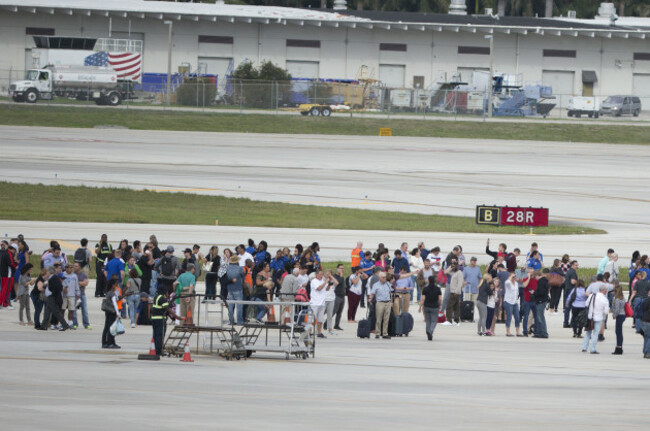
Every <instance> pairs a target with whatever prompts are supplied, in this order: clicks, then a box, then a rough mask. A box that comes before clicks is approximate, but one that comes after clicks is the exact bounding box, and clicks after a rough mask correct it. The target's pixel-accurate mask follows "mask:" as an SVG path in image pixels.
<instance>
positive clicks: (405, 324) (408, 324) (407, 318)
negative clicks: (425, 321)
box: [400, 313, 414, 337]
mask: <svg viewBox="0 0 650 431" xmlns="http://www.w3.org/2000/svg"><path fill="white" fill-rule="evenodd" d="M400 317H401V320H402V335H404V336H405V337H408V336H409V332H411V331H412V330H413V324H414V320H413V316H411V314H410V313H402V314H400Z"/></svg>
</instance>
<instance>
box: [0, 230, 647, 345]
mask: <svg viewBox="0 0 650 431" xmlns="http://www.w3.org/2000/svg"><path fill="white" fill-rule="evenodd" d="M319 252H320V246H319V244H318V243H317V242H314V243H312V244H311V245H309V246H306V247H304V246H303V245H301V244H296V246H295V247H293V250H292V249H290V248H288V247H284V248H282V249H278V250H276V251H275V253H273V254H272V253H271V252H269V250H268V244H267V243H266V241H260V242H259V243H258V244H256V243H255V241H253V240H252V239H249V240H248V242H247V244H240V245H237V246H235V247H233V248H232V249H231V248H225V249H223V250H221V251H220V250H219V247H217V246H212V247H211V248H210V249H209V250H208V252H207V253H205V254H203V253H202V252H201V247H200V246H199V245H194V247H192V248H187V249H185V250H183V259H182V260H181V259H179V258H178V257H177V256H176V255H175V249H174V247H173V246H167V247H164V248H163V249H161V248H160V247H159V244H158V240H157V238H156V236H155V235H151V236H150V238H149V241H148V242H146V243H143V242H141V241H137V240H136V241H133V242H132V243H130V242H129V241H128V240H126V239H124V240H122V241H121V242H120V243H119V246H117V247H116V248H114V247H113V246H112V245H111V244H110V243H109V241H108V238H107V236H106V235H102V236H101V238H100V240H99V241H98V242H97V243H96V244H95V246H94V248H90V247H89V242H88V240H87V239H85V238H84V239H82V240H81V241H80V246H79V248H78V249H77V250H76V251H75V252H74V255H73V256H66V255H65V253H63V252H62V250H61V246H60V245H59V244H58V243H57V242H56V241H52V242H51V244H50V247H49V248H48V249H47V250H46V251H45V252H44V253H43V254H42V255H41V268H34V267H33V266H32V264H31V263H29V257H30V255H31V253H32V252H31V251H30V250H29V247H28V246H27V244H26V242H25V239H24V238H23V237H22V236H18V237H17V238H13V239H11V240H9V241H2V243H1V248H0V280H1V283H2V284H1V289H0V305H1V306H2V309H3V310H7V309H13V308H14V307H13V305H12V302H13V303H15V302H18V305H19V322H20V324H21V325H30V326H31V325H33V326H34V327H35V328H36V329H39V330H53V329H56V330H60V331H65V330H67V329H77V328H78V327H79V326H80V325H79V321H78V316H77V311H78V310H80V311H81V324H82V325H83V327H84V328H85V329H92V328H91V325H90V322H89V319H88V305H87V300H86V291H85V290H86V287H87V286H88V284H89V279H88V274H89V272H90V267H91V265H94V268H95V272H96V274H97V280H96V283H95V292H94V294H95V296H96V297H102V298H107V300H104V301H103V305H102V311H104V312H105V314H106V319H105V325H104V331H103V333H102V347H105V348H119V346H117V345H116V344H115V339H114V338H113V337H112V336H111V335H110V333H109V331H108V328H109V327H110V325H111V324H112V323H113V322H114V321H115V319H116V318H117V317H118V316H120V317H121V318H124V319H126V318H129V319H130V323H131V326H132V327H135V326H136V325H137V324H138V323H139V322H142V321H143V319H142V318H143V317H146V319H144V320H147V324H150V323H151V320H150V319H151V304H152V303H153V302H154V299H155V297H156V294H157V293H158V292H165V293H167V294H168V298H169V301H170V303H171V307H172V309H173V315H174V316H175V319H177V323H181V321H182V322H183V323H191V316H192V315H193V310H194V308H195V307H196V302H197V300H196V297H197V296H196V280H197V279H198V277H199V276H200V275H201V274H202V273H204V274H205V293H204V295H203V298H202V299H203V301H208V300H214V299H216V298H217V297H221V298H224V299H228V300H231V301H237V300H251V301H259V302H264V301H272V300H274V299H275V300H278V301H298V302H305V304H306V305H307V304H308V306H309V307H310V308H311V309H312V310H313V312H314V315H315V317H316V321H317V322H318V325H317V327H316V330H317V335H318V337H320V338H326V337H327V336H326V335H325V331H327V333H328V335H334V334H336V331H341V330H343V328H341V326H340V323H341V319H342V318H343V313H344V309H345V306H346V304H347V321H348V322H349V323H356V322H357V313H358V309H359V308H367V313H366V315H367V317H368V318H369V319H370V320H371V321H372V322H373V332H374V333H375V336H376V337H384V338H390V334H389V333H388V332H389V331H388V325H387V320H388V319H389V318H390V316H391V315H399V314H402V313H408V312H409V310H410V307H411V304H413V303H414V302H417V306H418V308H417V309H418V313H422V315H423V318H424V320H425V322H426V324H425V332H426V336H427V338H428V339H429V340H433V336H434V331H435V329H436V326H437V324H442V325H448V326H459V325H460V323H461V320H467V321H474V322H475V323H476V328H477V334H478V335H479V336H488V337H489V336H494V335H495V334H496V330H495V328H496V325H497V324H499V323H504V324H505V325H504V326H505V335H506V336H508V337H527V336H532V337H535V338H542V339H543V338H548V337H549V334H548V330H547V325H546V314H547V312H548V314H549V315H557V314H559V310H560V309H561V308H562V314H563V319H564V322H563V323H564V325H563V326H564V328H567V329H571V330H572V331H573V336H574V337H575V338H584V339H583V341H582V351H583V352H587V351H588V352H590V353H592V354H597V353H598V350H597V348H596V347H597V343H598V342H599V341H603V340H604V334H605V332H604V331H605V328H606V326H607V322H608V316H609V314H610V313H611V314H612V320H613V323H614V325H615V334H616V347H615V350H614V354H617V355H620V354H622V353H623V324H624V322H625V320H626V318H630V317H632V318H633V327H634V328H635V329H636V332H637V333H641V334H643V335H644V350H643V352H644V357H646V358H650V300H647V299H648V296H649V293H650V259H649V258H648V256H647V255H640V253H639V252H638V251H637V252H634V255H633V257H632V261H631V263H630V266H629V267H628V268H627V269H628V271H629V279H630V283H629V293H628V296H627V298H626V297H625V294H624V290H623V288H622V286H621V284H620V283H619V274H620V270H621V265H620V264H619V262H618V255H617V254H616V253H615V252H614V250H611V249H610V250H608V252H607V255H606V256H604V257H603V258H602V260H601V261H600V262H599V265H598V270H597V275H596V276H594V277H593V279H591V280H588V281H585V280H582V279H580V278H579V276H578V268H579V264H578V262H577V261H576V260H573V259H571V258H570V256H569V255H566V254H565V255H564V256H562V258H560V259H554V260H553V263H552V264H551V265H550V266H548V265H547V264H546V263H545V262H544V256H543V254H542V252H541V251H540V250H539V249H538V245H537V244H536V243H533V244H531V247H530V249H529V250H528V251H527V252H526V254H525V256H524V255H522V253H521V250H520V249H518V248H515V249H513V250H512V251H510V250H509V249H508V247H507V245H506V244H503V243H501V244H499V245H498V246H497V249H495V250H492V249H490V243H489V240H488V242H487V244H486V249H485V253H486V254H487V255H489V256H490V257H491V259H492V261H491V262H490V263H489V264H488V265H487V267H486V269H485V271H484V272H483V271H482V270H481V267H479V266H478V264H477V261H478V259H477V258H476V257H471V258H470V259H469V260H468V259H467V258H466V257H465V255H464V254H463V248H462V246H460V245H458V246H456V247H453V249H452V250H451V251H450V252H448V253H446V254H443V253H442V251H441V249H440V248H439V247H434V248H432V249H427V248H426V247H425V245H424V243H422V242H420V243H418V245H417V247H414V248H412V249H410V248H409V246H408V244H407V243H406V242H404V243H402V244H401V246H400V247H399V249H397V250H394V251H392V252H391V251H390V250H388V249H387V248H386V247H385V246H384V244H378V246H377V247H376V249H373V250H364V248H363V244H362V243H361V242H358V243H357V244H356V247H354V249H353V250H352V251H351V254H350V268H351V270H350V273H349V274H346V268H345V266H344V265H343V264H339V265H338V266H337V267H336V269H335V270H323V267H322V264H321V260H320V256H319ZM623 270H624V269H623ZM169 294H171V295H169ZM30 303H31V305H33V308H34V310H33V311H34V312H33V319H32V313H31V306H30ZM268 310H269V307H267V306H266V305H263V304H260V305H257V306H248V307H245V306H243V305H241V304H238V305H233V304H229V320H230V323H231V324H243V323H244V322H246V321H248V322H258V323H263V320H264V318H265V317H266V315H267V312H268ZM475 311H478V316H476V318H475V316H474V312H475ZM281 312H282V310H281ZM41 314H42V316H41ZM154 314H156V312H155V311H154ZM280 319H281V320H282V316H280ZM188 320H189V321H188ZM512 326H514V333H513V331H512Z"/></svg>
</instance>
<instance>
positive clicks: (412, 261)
mask: <svg viewBox="0 0 650 431" xmlns="http://www.w3.org/2000/svg"><path fill="white" fill-rule="evenodd" d="M409 265H411V273H413V275H412V276H411V278H412V279H413V284H415V286H416V289H417V291H418V293H417V300H418V302H420V298H422V290H421V289H420V287H419V286H418V284H417V283H416V282H415V279H416V277H417V275H418V273H420V272H421V271H422V270H423V269H424V260H422V256H420V249H419V248H414V249H413V250H412V251H411V255H410V256H409ZM413 299H414V298H413V293H411V302H413Z"/></svg>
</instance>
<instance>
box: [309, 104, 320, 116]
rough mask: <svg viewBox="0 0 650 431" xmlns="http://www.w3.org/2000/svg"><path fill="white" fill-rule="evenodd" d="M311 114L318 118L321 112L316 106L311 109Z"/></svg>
mask: <svg viewBox="0 0 650 431" xmlns="http://www.w3.org/2000/svg"><path fill="white" fill-rule="evenodd" d="M309 114H310V115H312V116H314V117H318V116H319V115H320V110H319V109H318V106H314V107H313V108H311V109H310V110H309Z"/></svg>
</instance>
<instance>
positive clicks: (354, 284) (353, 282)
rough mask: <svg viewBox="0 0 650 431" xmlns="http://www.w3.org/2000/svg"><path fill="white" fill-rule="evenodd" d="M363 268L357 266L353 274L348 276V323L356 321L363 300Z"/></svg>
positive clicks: (353, 269)
mask: <svg viewBox="0 0 650 431" xmlns="http://www.w3.org/2000/svg"><path fill="white" fill-rule="evenodd" d="M362 274H363V269H362V268H360V267H358V266H355V267H353V268H352V274H351V275H350V277H349V278H348V283H349V285H350V288H349V289H348V323H356V320H355V319H356V314H357V308H358V307H359V302H361V292H362V286H363V280H362Z"/></svg>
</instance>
